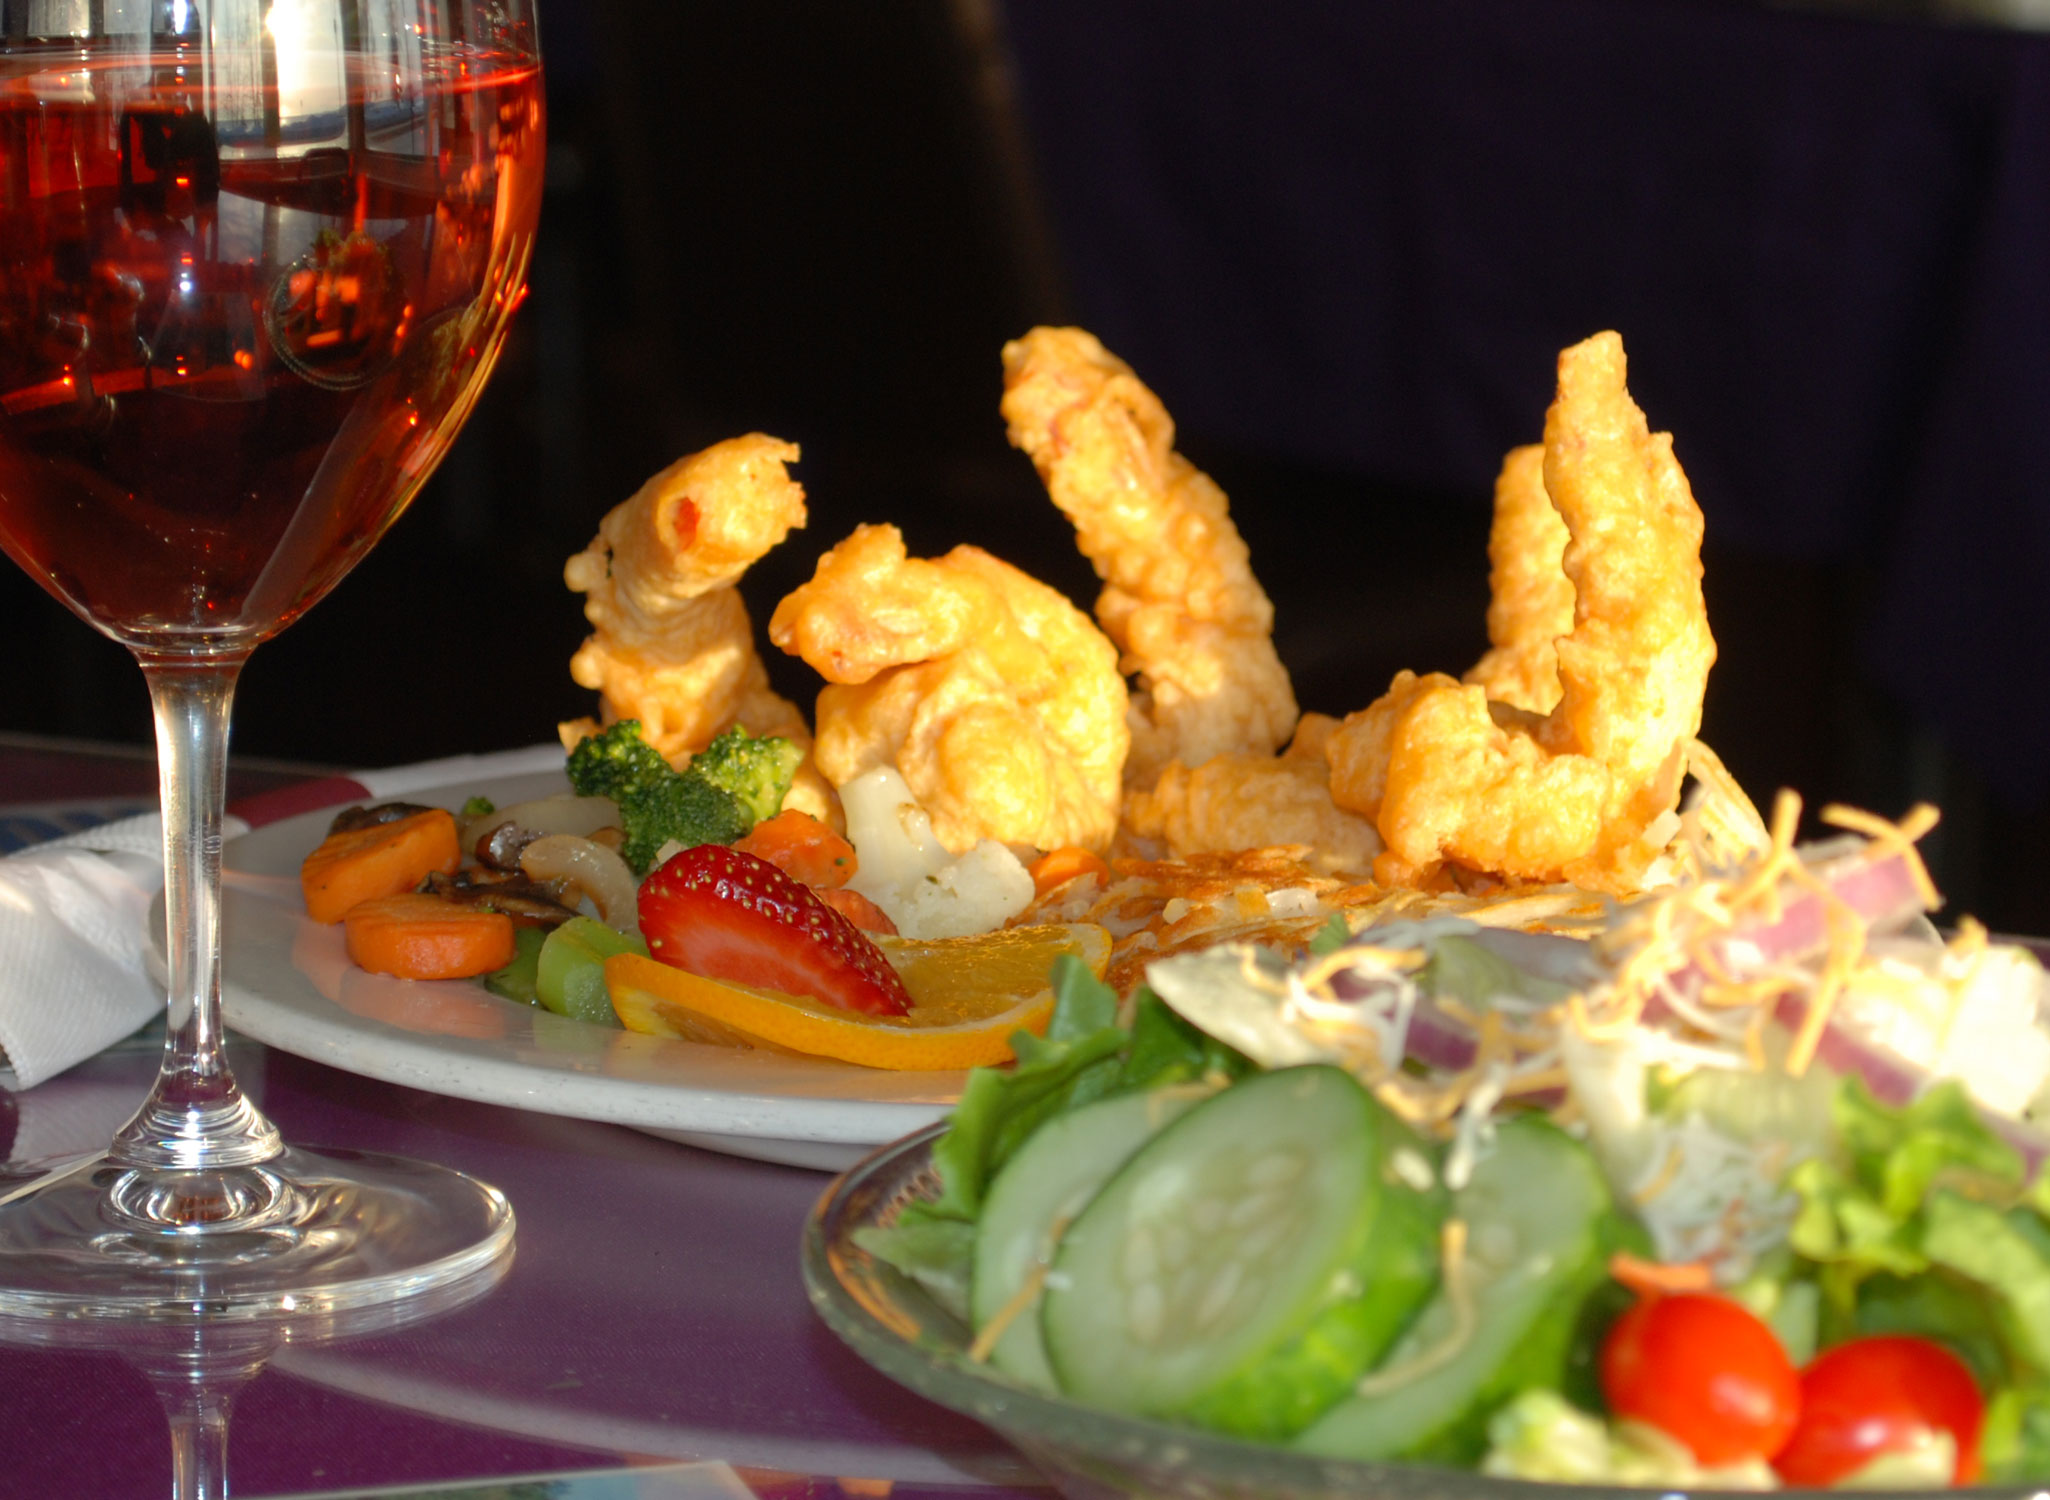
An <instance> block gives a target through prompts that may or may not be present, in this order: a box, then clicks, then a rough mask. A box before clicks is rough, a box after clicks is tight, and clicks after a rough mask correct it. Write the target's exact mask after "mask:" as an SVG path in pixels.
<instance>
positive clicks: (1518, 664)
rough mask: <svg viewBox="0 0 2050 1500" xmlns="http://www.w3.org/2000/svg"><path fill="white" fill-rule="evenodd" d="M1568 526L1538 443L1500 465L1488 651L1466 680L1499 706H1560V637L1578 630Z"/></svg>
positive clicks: (1491, 537) (1540, 709) (1541, 710)
mask: <svg viewBox="0 0 2050 1500" xmlns="http://www.w3.org/2000/svg"><path fill="white" fill-rule="evenodd" d="M1566 542H1567V534H1566V522H1565V521H1564V520H1563V519H1561V517H1560V515H1559V512H1558V510H1557V508H1556V507H1555V506H1553V504H1552V497H1551V496H1550V495H1548V494H1546V493H1545V450H1544V448H1543V446H1542V445H1540V444H1537V443H1532V444H1531V445H1529V446H1528V447H1524V448H1516V449H1512V450H1511V451H1510V454H1509V456H1508V457H1507V458H1506V459H1504V460H1503V461H1502V473H1501V475H1500V476H1499V477H1498V478H1497V479H1496V480H1495V521H1494V525H1493V526H1492V527H1491V528H1490V529H1489V532H1488V563H1489V572H1488V591H1489V594H1488V642H1489V646H1490V648H1491V649H1490V650H1489V651H1488V653H1487V654H1486V655H1485V656H1483V657H1482V658H1481V659H1480V660H1479V661H1477V662H1475V663H1474V664H1473V666H1472V667H1471V668H1469V669H1468V671H1467V673H1466V677H1465V679H1464V680H1465V681H1467V682H1470V683H1472V684H1474V685H1475V686H1477V687H1481V688H1484V689H1486V690H1487V695H1488V697H1490V698H1491V699H1493V700H1494V701H1495V702H1497V703H1509V704H1513V705H1515V706H1516V707H1517V708H1522V709H1528V710H1529V711H1530V712H1532V713H1536V714H1548V713H1550V712H1551V711H1552V710H1553V708H1554V707H1556V706H1557V705H1558V702H1559V692H1560V688H1559V652H1558V641H1559V637H1561V636H1563V635H1565V634H1566V633H1567V632H1568V631H1570V630H1571V629H1572V628H1573V580H1572V579H1570V578H1568V577H1567V576H1566V569H1565V567H1564V562H1565V554H1566Z"/></svg>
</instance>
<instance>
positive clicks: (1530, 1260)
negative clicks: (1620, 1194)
mask: <svg viewBox="0 0 2050 1500" xmlns="http://www.w3.org/2000/svg"><path fill="white" fill-rule="evenodd" d="M1452 1212H1453V1215H1454V1216H1455V1217H1457V1218H1459V1219H1461V1220H1463V1221H1464V1222H1465V1224H1466V1262H1465V1274H1466V1276H1467V1287H1468V1291H1469V1293H1470V1296H1471V1299H1472V1310H1473V1319H1472V1325H1471V1326H1472V1332H1471V1334H1470V1335H1469V1336H1468V1337H1467V1339H1466V1341H1465V1343H1464V1344H1462V1345H1460V1346H1459V1349H1458V1352H1457V1353H1456V1354H1454V1355H1452V1357H1451V1358H1450V1359H1448V1360H1446V1361H1444V1362H1443V1363H1439V1364H1436V1365H1434V1366H1429V1367H1426V1368H1424V1369H1422V1370H1420V1372H1419V1374H1418V1376H1417V1378H1415V1379H1414V1380H1411V1381H1409V1382H1407V1383H1405V1384H1403V1385H1401V1386H1399V1387H1397V1388H1396V1389H1394V1390H1391V1391H1388V1392H1386V1393H1385V1394H1375V1395H1370V1396H1359V1395H1355V1396H1352V1397H1349V1398H1347V1399H1346V1400H1344V1401H1341V1402H1340V1403H1339V1404H1338V1405H1336V1406H1334V1407H1333V1408H1332V1409H1331V1410H1330V1411H1329V1412H1327V1413H1326V1414H1325V1415H1324V1416H1323V1417H1322V1418H1320V1419H1319V1420H1318V1421H1317V1422H1316V1423H1315V1425H1313V1426H1311V1427H1310V1428H1309V1429H1307V1430H1306V1431H1304V1432H1303V1433H1301V1434H1300V1435H1299V1436H1298V1437H1297V1438H1296V1440H1295V1444H1294V1446H1296V1447H1298V1448H1301V1449H1305V1450H1307V1451H1309V1452H1312V1453H1319V1454H1324V1455H1327V1456H1329V1457H1333V1458H1354V1459H1381V1458H1417V1459H1429V1460H1434V1461H1439V1462H1445V1463H1471V1462H1472V1461H1474V1460H1475V1459H1477V1458H1479V1456H1480V1455H1481V1453H1482V1452H1483V1451H1484V1450H1485V1448H1486V1446H1487V1423H1488V1418H1489V1417H1491V1416H1492V1415H1494V1413H1495V1411H1496V1410H1497V1408H1499V1407H1500V1406H1501V1405H1502V1404H1503V1403H1504V1402H1506V1401H1507V1400H1508V1399H1509V1398H1510V1397H1511V1396H1514V1395H1516V1394H1517V1393H1518V1392H1520V1391H1525V1390H1530V1389H1534V1388H1539V1387H1543V1388H1546V1389H1553V1390H1556V1389H1558V1388H1559V1387H1560V1386H1561V1385H1562V1384H1565V1383H1567V1379H1568V1374H1569V1368H1568V1367H1569V1365H1571V1363H1572V1361H1573V1356H1574V1353H1575V1348H1576V1344H1577V1342H1578V1340H1579V1335H1580V1323H1581V1310H1582V1308H1583V1306H1584V1305H1586V1303H1587V1302H1588V1299H1589V1295H1590V1293H1592V1292H1594V1291H1595V1290H1596V1289H1598V1288H1600V1287H1601V1286H1603V1285H1605V1284H1606V1280H1607V1275H1608V1257H1609V1253H1610V1251H1611V1249H1612V1248H1614V1247H1615V1246H1616V1245H1617V1244H1618V1243H1619V1242H1620V1241H1621V1240H1622V1239H1623V1238H1624V1237H1625V1235H1626V1234H1627V1229H1626V1226H1625V1225H1624V1223H1623V1221H1622V1220H1621V1219H1620V1218H1619V1216H1618V1215H1617V1214H1616V1212H1615V1207H1614V1203H1613V1200H1612V1199H1611V1198H1610V1195H1609V1188H1608V1183H1607V1181H1606V1179H1604V1178H1603V1176H1602V1173H1601V1168H1600V1167H1599V1166H1598V1165H1597V1164H1596V1162H1595V1159H1594V1157H1593V1155H1592V1154H1591V1153H1590V1152H1589V1151H1588V1149H1587V1148H1586V1147H1585V1146H1583V1145H1581V1144H1580V1143H1579V1142H1578V1141H1576V1140H1574V1139H1573V1138H1572V1137H1571V1136H1569V1135H1567V1134H1566V1133H1565V1132H1564V1131H1562V1130H1560V1129H1559V1128H1558V1127H1556V1126H1554V1125H1553V1124H1551V1123H1550V1122H1549V1121H1547V1120H1545V1119H1542V1118H1541V1117H1538V1116H1535V1115H1525V1116H1518V1117H1515V1118H1512V1119H1508V1120H1504V1121H1503V1122H1502V1123H1501V1124H1500V1125H1499V1126H1497V1127H1496V1131H1495V1146H1494V1150H1493V1151H1492V1152H1490V1153H1489V1154H1488V1155H1486V1156H1485V1157H1483V1158H1482V1159H1481V1160H1480V1161H1479V1162H1478V1163H1476V1164H1475V1167H1474V1172H1473V1178H1472V1180H1471V1181H1470V1182H1469V1183H1468V1184H1467V1186H1466V1187H1465V1188H1464V1189H1462V1190H1461V1191H1460V1192H1459V1193H1458V1194H1456V1195H1455V1196H1454V1198H1453V1204H1452ZM1456 1316H1457V1315H1456V1313H1455V1312H1454V1310H1453V1306H1452V1303H1451V1301H1450V1299H1449V1298H1448V1297H1447V1295H1446V1294H1445V1293H1444V1292H1443V1291H1442V1290H1441V1291H1440V1293H1439V1294H1438V1296H1436V1297H1434V1298H1433V1299H1432V1301H1431V1303H1430V1305H1429V1306H1428V1307H1426V1308H1425V1309H1424V1310H1423V1312H1422V1313H1421V1314H1419V1315H1418V1317H1417V1319H1416V1323H1415V1325H1414V1326H1413V1327H1412V1328H1411V1329H1410V1331H1409V1333H1408V1334H1407V1335H1405V1336H1404V1338H1403V1340H1402V1342H1401V1343H1400V1344H1399V1345H1398V1346H1397V1347H1396V1349H1395V1351H1394V1352H1393V1353H1392V1354H1391V1355H1390V1356H1389V1357H1388V1360H1387V1362H1386V1366H1385V1368H1386V1369H1388V1370H1390V1371H1395V1370H1399V1369H1401V1368H1402V1366H1403V1365H1404V1364H1406V1363H1408V1362H1409V1361H1412V1360H1417V1359H1420V1358H1421V1357H1422V1356H1424V1355H1425V1354H1427V1353H1428V1352H1429V1351H1431V1350H1433V1349H1437V1348H1440V1347H1442V1346H1443V1345H1445V1343H1446V1342H1447V1341H1448V1339H1449V1338H1450V1337H1451V1336H1452V1333H1453V1331H1454V1329H1455V1327H1456V1321H1455V1319H1456Z"/></svg>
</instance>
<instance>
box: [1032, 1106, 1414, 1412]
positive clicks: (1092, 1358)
mask: <svg viewBox="0 0 2050 1500" xmlns="http://www.w3.org/2000/svg"><path fill="white" fill-rule="evenodd" d="M1403 1150H1408V1151H1412V1152H1415V1153H1416V1155H1417V1161H1416V1162H1415V1163H1413V1164H1409V1165H1411V1166H1425V1167H1426V1170H1428V1167H1427V1165H1426V1164H1427V1160H1428V1158H1427V1157H1426V1156H1425V1155H1424V1153H1423V1151H1422V1149H1421V1148H1420V1147H1418V1146H1417V1145H1416V1144H1415V1142H1414V1141H1413V1139H1412V1138H1411V1137H1410V1135H1409V1133H1408V1132H1407V1131H1406V1130H1404V1129H1403V1127H1402V1126H1401V1125H1400V1124H1399V1123H1398V1122H1397V1121H1396V1120H1395V1118H1394V1117H1393V1116H1391V1115H1389V1114H1388V1113H1387V1111H1385V1110H1384V1109H1382V1107H1381V1106H1380V1105H1379V1104H1377V1103H1375V1101H1374V1100H1373V1098H1372V1097H1371V1096H1370V1095H1369V1094H1368V1093H1367V1092H1366V1090H1365V1089H1363V1088H1361V1087H1360V1086H1359V1084H1357V1083H1355V1082H1354V1081H1353V1079H1352V1078H1351V1077H1350V1076H1349V1075H1348V1074H1346V1073H1344V1072H1341V1071H1340V1070H1339V1069H1336V1068H1329V1067H1304V1068H1286V1069H1281V1070H1278V1071H1275V1072H1271V1073H1262V1074H1257V1075H1255V1076H1253V1077H1251V1078H1247V1079H1244V1080H1242V1081H1241V1082H1239V1083H1237V1084H1235V1085H1233V1086H1232V1087H1231V1088H1229V1089H1226V1090H1225V1091H1224V1092H1223V1093H1221V1094H1216V1095H1214V1096H1212V1097H1211V1098H1209V1099H1207V1100H1205V1101H1204V1102H1203V1103H1201V1104H1199V1105H1197V1106H1196V1107H1195V1108H1194V1109H1191V1110H1190V1111H1189V1112H1188V1113H1187V1114H1185V1115H1183V1116H1182V1117H1181V1118H1180V1119H1179V1120H1177V1121H1175V1122H1174V1123H1173V1124H1172V1125H1170V1126H1168V1127H1167V1128H1166V1129H1165V1130H1162V1131H1161V1132H1160V1133H1159V1134H1157V1135H1156V1136H1154V1137H1153V1139H1152V1140H1150V1141H1148V1142H1147V1143H1146V1144H1145V1145H1143V1146H1141V1147H1140V1148H1139V1150H1138V1151H1137V1152H1136V1153H1135V1154H1134V1155H1133V1156H1132V1158H1131V1160H1130V1161H1128V1162H1126V1163H1125V1165H1124V1166H1123V1167H1122V1168H1120V1169H1119V1171H1118V1172H1117V1174H1116V1175H1115V1176H1114V1177H1112V1178H1111V1179H1110V1181H1109V1182H1107V1183H1105V1184H1104V1186H1103V1188H1102V1189H1101V1190H1100V1191H1099V1192H1098V1193H1097V1194H1096V1196H1095V1197H1094V1198H1093V1199H1091V1200H1090V1203H1089V1206H1088V1207H1087V1208H1085V1209H1084V1210H1083V1211H1082V1213H1081V1215H1080V1216H1079V1217H1077V1218H1076V1220H1075V1222H1074V1223H1073V1224H1072V1225H1071V1226H1070V1227H1069V1229H1068V1232H1067V1234H1066V1235H1065V1236H1064V1237H1063V1238H1062V1240H1061V1245H1060V1250H1059V1252H1058V1254H1057V1255H1056V1257H1055V1261H1054V1270H1053V1272H1052V1274H1051V1275H1050V1276H1049V1277H1048V1288H1047V1293H1046V1297H1045V1300H1044V1303H1043V1306H1042V1309H1041V1328H1042V1331H1043V1333H1044V1335H1045V1339H1046V1348H1047V1355H1048V1359H1049V1361H1050V1362H1051V1364H1052V1366H1053V1369H1054V1373H1055V1376H1056V1377H1057V1379H1058V1380H1059V1383H1060V1387H1061V1389H1062V1390H1063V1391H1064V1392H1066V1393H1067V1394H1068V1395H1071V1396H1074V1397H1077V1398H1078V1399H1080V1400H1082V1401H1085V1402H1088V1403H1090V1404H1092V1405H1097V1406H1104V1407H1109V1408H1111V1409H1113V1410H1117V1411H1125V1412H1134V1413H1140V1414H1144V1415H1152V1416H1163V1417H1175V1418H1179V1419H1181V1420H1185V1421H1190V1422H1196V1423H1200V1424H1202V1425H1205V1426H1211V1427H1216V1428H1219V1429H1221V1430H1223V1431H1226V1432H1232V1433H1237V1434H1239V1435H1241V1436H1246V1437H1253V1438H1262V1439H1274V1438H1281V1437H1286V1436H1288V1435H1289V1434H1291V1433H1293V1432H1295V1431H1297V1430H1298V1429H1300V1428H1301V1427H1303V1426H1304V1425H1306V1424H1307V1423H1309V1422H1310V1421H1312V1420H1313V1419H1314V1418H1315V1417H1316V1415H1317V1414H1318V1413H1319V1412H1320V1411H1322V1410H1323V1409H1324V1408H1325V1407H1326V1406H1328V1405H1329V1404H1330V1403H1331V1402H1332V1401H1334V1400H1336V1399H1337V1398H1338V1397H1339V1396H1340V1395H1342V1394H1343V1393H1344V1392H1345V1391H1346V1390H1347V1389H1348V1388H1349V1387H1350V1386H1351V1385H1352V1383H1353V1382H1354V1381H1355V1380H1356V1379H1357V1378H1358V1377H1359V1374H1360V1372H1361V1371H1362V1370H1364V1369H1366V1368H1367V1367H1368V1366H1369V1365H1370V1364H1371V1363H1372V1362H1373V1361H1374V1360H1375V1359H1376V1358H1377V1357H1378V1356H1379V1355H1380V1354H1381V1353H1382V1352H1383V1351H1384V1350H1385V1349H1386V1348H1387V1346H1388V1345H1389V1344H1390V1343H1391V1342H1392V1341H1393V1340H1394V1339H1395V1337H1396V1336H1397V1335H1398V1334H1399V1333H1400V1332H1401V1330H1402V1328H1403V1326H1404V1325H1405V1324H1406V1323H1407V1322H1408V1321H1409V1319H1410V1317H1411V1316H1412V1314H1413V1313H1414V1312H1415V1311H1416V1309H1417V1308H1418V1307H1419V1306H1421V1305H1422V1303H1423V1301H1424V1299H1425V1298H1426V1297H1427V1296H1428V1295H1429V1292H1430V1289H1431V1286H1432V1285H1433V1282H1434V1280H1435V1275H1436V1270H1437V1261H1438V1254H1437V1244H1436V1239H1437V1225H1438V1221H1439V1219H1440V1216H1441V1214H1442V1211H1443V1204H1442V1196H1441V1195H1439V1194H1438V1193H1436V1192H1435V1191H1434V1192H1427V1193H1420V1192H1418V1191H1417V1189H1415V1188H1413V1187H1410V1186H1408V1185H1407V1184H1406V1183H1404V1182H1403V1181H1402V1180H1401V1177H1400V1176H1399V1175H1398V1172H1397V1170H1396V1169H1395V1167H1394V1166H1393V1165H1392V1163H1393V1160H1394V1157H1395V1154H1396V1153H1397V1152H1398V1151H1403ZM1411 1175H1414V1173H1413V1172H1412V1174H1411Z"/></svg>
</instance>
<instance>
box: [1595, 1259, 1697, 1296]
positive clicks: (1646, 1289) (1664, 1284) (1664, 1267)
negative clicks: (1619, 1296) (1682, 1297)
mask: <svg viewBox="0 0 2050 1500" xmlns="http://www.w3.org/2000/svg"><path fill="white" fill-rule="evenodd" d="M1609 1274H1610V1275H1611V1276H1613V1277H1615V1279H1616V1280H1618V1281H1620V1282H1622V1283H1623V1285H1624V1286H1627V1287H1628V1288H1630V1290H1631V1291H1633V1292H1635V1293H1637V1295H1638V1296H1640V1297H1658V1296H1663V1295H1665V1294H1667V1293H1678V1292H1712V1291H1714V1290H1715V1272H1714V1271H1712V1270H1711V1269H1709V1265H1708V1262H1706V1261H1699V1260H1689V1261H1673V1262H1666V1261H1657V1260H1646V1259H1644V1258H1643V1257H1642V1256H1637V1255H1632V1254H1631V1253H1630V1252H1629V1251H1628V1250H1618V1251H1617V1252H1616V1253H1615V1254H1614V1255H1612V1256H1610V1257H1609Z"/></svg>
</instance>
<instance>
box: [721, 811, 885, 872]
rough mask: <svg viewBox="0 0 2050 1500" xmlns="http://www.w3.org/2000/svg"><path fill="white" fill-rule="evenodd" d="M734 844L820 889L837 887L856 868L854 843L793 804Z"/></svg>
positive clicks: (744, 851) (759, 824)
mask: <svg viewBox="0 0 2050 1500" xmlns="http://www.w3.org/2000/svg"><path fill="white" fill-rule="evenodd" d="M733 847H734V848H736V849H738V850H739V851H740V852H741V853H742V854H752V855H753V856H754V857H755V858H756V859H765V860H767V861H768V862H769V863H770V864H772V865H774V866H775V867H776V868H777V869H779V870H781V871H782V872H783V873H784V874H785V875H788V876H789V877H790V878H791V879H792V880H801V881H803V882H804V883H805V884H806V885H808V886H810V887H811V888H812V889H813V890H818V891H832V890H838V889H839V888H840V887H841V886H843V885H845V884H846V883H847V878H848V877H849V876H850V875H852V874H853V873H854V869H855V860H854V846H853V845H852V844H850V843H848V842H847V840H845V839H843V838H841V837H840V835H839V834H837V833H835V832H833V830H832V828H831V827H830V826H829V825H828V824H825V823H821V822H820V821H819V820H818V819H817V818H814V817H813V816H812V815H811V814H810V813H804V812H799V811H798V810H797V809H796V808H794V807H792V808H786V809H784V810H783V811H782V812H779V813H777V814H776V816H775V817H773V818H764V819H762V821H761V822H759V823H757V824H755V826H754V832H752V833H750V834H748V835H747V836H746V837H745V838H741V839H736V840H735V841H734V844H733Z"/></svg>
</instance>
